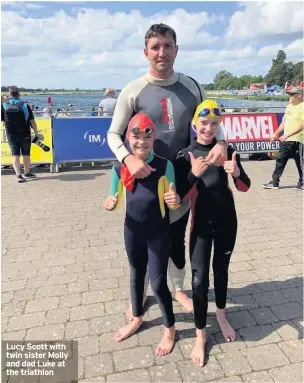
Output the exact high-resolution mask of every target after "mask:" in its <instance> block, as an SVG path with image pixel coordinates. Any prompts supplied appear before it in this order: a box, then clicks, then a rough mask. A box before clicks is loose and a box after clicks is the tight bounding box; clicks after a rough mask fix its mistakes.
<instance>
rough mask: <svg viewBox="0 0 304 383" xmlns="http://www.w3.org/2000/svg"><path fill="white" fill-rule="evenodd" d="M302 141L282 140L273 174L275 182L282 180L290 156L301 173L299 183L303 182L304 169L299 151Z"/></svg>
mask: <svg viewBox="0 0 304 383" xmlns="http://www.w3.org/2000/svg"><path fill="white" fill-rule="evenodd" d="M299 147H300V143H299V142H296V141H284V142H280V149H279V155H278V157H277V159H276V166H275V169H274V172H273V174H272V180H273V182H280V178H281V176H282V174H283V171H284V169H285V166H286V164H287V162H288V160H289V159H290V158H293V159H294V160H295V163H296V167H297V170H298V173H299V183H301V184H303V170H302V168H301V159H300V153H299Z"/></svg>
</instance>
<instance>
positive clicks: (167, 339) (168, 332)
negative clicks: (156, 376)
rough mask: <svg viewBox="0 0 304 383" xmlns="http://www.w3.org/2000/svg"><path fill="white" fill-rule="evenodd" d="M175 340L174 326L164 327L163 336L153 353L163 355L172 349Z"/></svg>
mask: <svg viewBox="0 0 304 383" xmlns="http://www.w3.org/2000/svg"><path fill="white" fill-rule="evenodd" d="M174 342H175V326H172V327H170V328H165V331H164V336H163V338H162V340H161V341H160V343H159V344H158V346H157V347H156V350H155V354H156V355H159V356H164V355H167V354H170V352H171V351H172V350H173V347H174Z"/></svg>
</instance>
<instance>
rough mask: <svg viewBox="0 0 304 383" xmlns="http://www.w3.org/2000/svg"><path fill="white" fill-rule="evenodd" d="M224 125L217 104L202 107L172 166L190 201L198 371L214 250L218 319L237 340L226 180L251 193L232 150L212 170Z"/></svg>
mask: <svg viewBox="0 0 304 383" xmlns="http://www.w3.org/2000/svg"><path fill="white" fill-rule="evenodd" d="M220 121H221V112H220V109H219V108H218V106H217V104H216V103H215V102H214V101H211V100H205V101H204V102H202V103H201V104H200V105H199V106H198V107H197V109H196V112H195V115H194V120H193V123H194V125H195V127H196V132H197V138H196V139H194V140H193V141H192V143H191V145H190V146H188V147H187V148H185V149H183V150H182V151H180V152H179V153H178V155H177V159H176V161H175V163H174V168H175V172H176V183H177V192H178V193H179V195H180V197H181V198H182V199H183V200H185V199H186V198H189V197H191V213H192V223H191V236H190V261H191V269H192V290H193V305H194V318H195V326H196V334H197V339H196V343H195V345H194V347H193V350H192V354H191V358H192V360H193V361H194V363H195V364H197V365H198V366H203V365H204V357H205V355H204V349H205V343H206V330H205V327H206V318H207V309H208V288H209V268H210V258H211V248H212V245H213V247H214V254H213V263H212V266H213V274H214V291H215V301H216V306H217V310H216V317H217V320H218V323H219V326H220V328H221V331H222V333H223V336H224V338H225V340H226V341H228V342H229V341H234V340H235V332H234V330H233V329H232V327H231V325H230V324H229V322H228V321H227V319H226V317H225V307H226V297H227V286H228V267H229V262H230V257H231V254H232V251H233V249H234V245H235V240H236V233H237V216H236V211H235V206H234V199H233V195H232V191H231V189H230V188H229V183H228V175H229V174H230V175H231V176H232V178H233V181H234V184H235V186H236V188H237V189H238V190H240V191H243V192H246V191H247V190H248V189H249V187H250V179H249V178H248V176H247V175H246V173H245V171H244V169H243V167H242V165H241V162H240V156H239V155H238V154H237V153H236V152H235V151H234V149H233V148H231V147H228V153H227V155H228V161H226V162H225V163H224V166H219V167H217V166H213V165H210V164H209V163H207V162H206V160H205V158H206V157H207V156H208V154H209V151H210V150H211V149H212V148H213V147H214V145H215V144H216V140H215V136H216V134H217V132H218V128H219V126H220Z"/></svg>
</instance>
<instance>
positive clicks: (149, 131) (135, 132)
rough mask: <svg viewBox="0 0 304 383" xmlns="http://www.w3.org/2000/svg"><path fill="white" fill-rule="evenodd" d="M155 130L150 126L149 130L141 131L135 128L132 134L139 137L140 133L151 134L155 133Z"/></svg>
mask: <svg viewBox="0 0 304 383" xmlns="http://www.w3.org/2000/svg"><path fill="white" fill-rule="evenodd" d="M153 131H154V129H152V128H151V127H150V126H148V127H147V128H144V129H141V128H138V127H137V126H135V127H134V128H132V129H131V133H132V134H134V136H138V135H139V133H140V132H144V133H146V134H151V133H153Z"/></svg>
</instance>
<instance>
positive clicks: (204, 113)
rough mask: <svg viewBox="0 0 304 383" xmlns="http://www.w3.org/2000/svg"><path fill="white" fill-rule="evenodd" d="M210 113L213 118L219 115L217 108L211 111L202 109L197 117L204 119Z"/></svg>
mask: <svg viewBox="0 0 304 383" xmlns="http://www.w3.org/2000/svg"><path fill="white" fill-rule="evenodd" d="M211 113H213V114H214V115H215V116H220V115H221V111H220V110H219V109H218V108H213V109H209V108H204V109H202V110H201V111H200V112H199V115H198V117H206V116H209V114H211Z"/></svg>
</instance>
